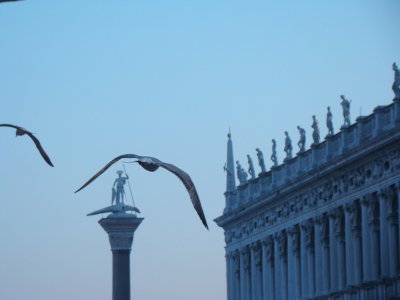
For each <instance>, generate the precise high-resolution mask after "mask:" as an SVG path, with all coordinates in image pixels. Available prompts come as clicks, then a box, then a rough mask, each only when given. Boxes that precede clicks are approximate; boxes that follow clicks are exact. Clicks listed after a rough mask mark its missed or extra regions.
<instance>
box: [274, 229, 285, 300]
mask: <svg viewBox="0 0 400 300" xmlns="http://www.w3.org/2000/svg"><path fill="white" fill-rule="evenodd" d="M274 253H275V255H274V258H275V262H274V263H275V297H276V299H277V300H278V299H279V300H280V299H282V297H283V283H282V262H281V261H282V258H281V256H280V255H279V234H278V233H276V234H275V235H274Z"/></svg>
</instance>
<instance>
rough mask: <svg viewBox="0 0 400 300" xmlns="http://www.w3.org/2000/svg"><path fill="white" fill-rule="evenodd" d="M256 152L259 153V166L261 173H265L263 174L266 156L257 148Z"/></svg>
mask: <svg viewBox="0 0 400 300" xmlns="http://www.w3.org/2000/svg"><path fill="white" fill-rule="evenodd" d="M256 151H257V157H258V164H259V165H260V168H261V172H262V173H263V172H265V163H264V155H263V153H262V152H261V150H260V149H258V148H257V149H256Z"/></svg>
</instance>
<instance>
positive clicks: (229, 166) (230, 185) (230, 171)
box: [224, 128, 236, 192]
mask: <svg viewBox="0 0 400 300" xmlns="http://www.w3.org/2000/svg"><path fill="white" fill-rule="evenodd" d="M224 169H225V171H226V191H227V192H232V191H234V190H235V189H236V183H235V164H234V159H233V145H232V140H231V129H230V128H229V132H228V144H227V157H226V164H225V167H224Z"/></svg>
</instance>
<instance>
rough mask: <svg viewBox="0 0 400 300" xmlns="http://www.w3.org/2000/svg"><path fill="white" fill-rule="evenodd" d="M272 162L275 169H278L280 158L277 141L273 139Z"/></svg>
mask: <svg viewBox="0 0 400 300" xmlns="http://www.w3.org/2000/svg"><path fill="white" fill-rule="evenodd" d="M271 160H272V162H273V164H274V165H273V167H276V166H277V165H278V156H277V154H276V141H275V139H272V154H271Z"/></svg>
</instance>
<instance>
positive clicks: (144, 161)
mask: <svg viewBox="0 0 400 300" xmlns="http://www.w3.org/2000/svg"><path fill="white" fill-rule="evenodd" d="M124 158H133V159H137V161H135V162H137V163H139V165H141V166H142V167H143V168H144V169H146V170H147V171H150V172H154V171H156V170H157V169H158V168H159V167H162V168H164V169H166V170H167V171H170V172H172V173H174V174H175V175H176V176H177V177H178V178H179V179H180V180H181V181H182V183H183V184H184V186H185V188H186V189H187V191H188V192H189V196H190V200H191V201H192V204H193V207H194V209H195V210H196V212H197V214H198V215H199V217H200V219H201V221H202V222H203V225H204V226H205V227H206V228H207V229H208V225H207V221H206V217H205V216H204V212H203V208H202V206H201V203H200V199H199V196H198V194H197V191H196V188H195V186H194V184H193V181H192V179H191V178H190V176H189V175H188V174H187V173H186V172H184V171H182V170H181V169H179V168H178V167H176V166H174V165H171V164H168V163H165V162H162V161H161V160H159V159H157V158H154V157H150V156H140V155H136V154H124V155H120V156H117V157H116V158H114V159H113V160H112V161H110V162H109V163H108V164H106V165H105V166H104V168H102V169H101V170H100V171H98V172H97V173H96V174H95V175H94V176H93V177H92V178H90V179H89V180H88V181H87V182H86V183H85V184H84V185H82V186H81V187H80V188H79V189H78V190H76V191H75V193H77V192H79V191H80V190H82V189H84V188H85V187H86V186H88V185H89V184H90V183H91V182H92V181H94V180H95V179H96V178H97V177H99V176H100V175H101V174H103V173H104V172H105V171H106V170H107V169H108V168H109V167H111V166H112V165H113V164H114V163H116V162H117V161H119V160H120V159H124Z"/></svg>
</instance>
